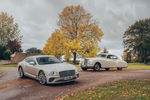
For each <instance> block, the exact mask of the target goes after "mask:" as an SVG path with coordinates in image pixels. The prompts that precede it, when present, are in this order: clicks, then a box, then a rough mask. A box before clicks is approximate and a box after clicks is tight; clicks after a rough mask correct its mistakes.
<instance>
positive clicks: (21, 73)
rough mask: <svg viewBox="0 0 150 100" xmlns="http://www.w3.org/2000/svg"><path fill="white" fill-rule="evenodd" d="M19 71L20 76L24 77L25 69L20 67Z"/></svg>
mask: <svg viewBox="0 0 150 100" xmlns="http://www.w3.org/2000/svg"><path fill="white" fill-rule="evenodd" d="M18 73H19V77H20V78H23V77H24V72H23V69H22V68H21V67H20V68H19V69H18Z"/></svg>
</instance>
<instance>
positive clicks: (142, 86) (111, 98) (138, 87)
mask: <svg viewBox="0 0 150 100" xmlns="http://www.w3.org/2000/svg"><path fill="white" fill-rule="evenodd" d="M63 100H150V80H125V81H117V82H113V83H106V84H104V85H101V86H99V87H96V88H95V89H92V90H91V89H90V90H87V91H85V92H80V93H77V94H72V95H70V96H64V98H63Z"/></svg>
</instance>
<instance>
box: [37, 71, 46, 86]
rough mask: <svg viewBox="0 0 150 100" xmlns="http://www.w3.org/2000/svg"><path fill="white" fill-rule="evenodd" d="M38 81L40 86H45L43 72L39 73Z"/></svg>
mask: <svg viewBox="0 0 150 100" xmlns="http://www.w3.org/2000/svg"><path fill="white" fill-rule="evenodd" d="M38 80H39V83H40V84H42V85H46V84H47V81H46V76H45V74H44V72H43V71H40V72H39V75H38Z"/></svg>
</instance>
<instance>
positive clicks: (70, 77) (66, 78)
mask: <svg viewBox="0 0 150 100" xmlns="http://www.w3.org/2000/svg"><path fill="white" fill-rule="evenodd" d="M69 79H72V76H68V77H64V80H69Z"/></svg>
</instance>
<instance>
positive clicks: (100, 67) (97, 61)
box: [94, 61, 102, 68]
mask: <svg viewBox="0 0 150 100" xmlns="http://www.w3.org/2000/svg"><path fill="white" fill-rule="evenodd" d="M96 64H99V65H100V68H101V67H102V65H101V63H100V62H98V61H97V62H95V64H94V66H95V65H96Z"/></svg>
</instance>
